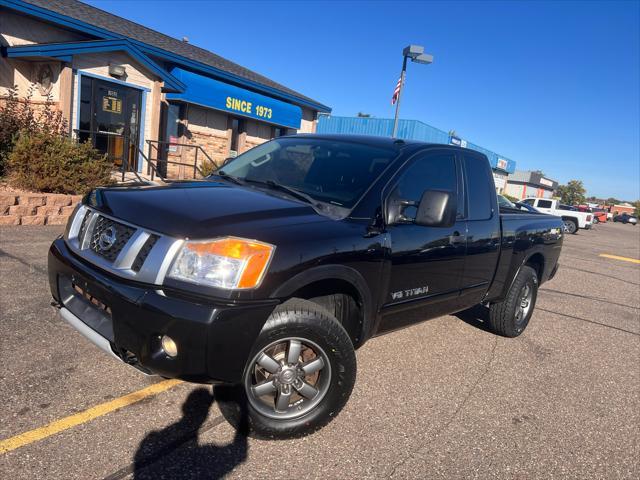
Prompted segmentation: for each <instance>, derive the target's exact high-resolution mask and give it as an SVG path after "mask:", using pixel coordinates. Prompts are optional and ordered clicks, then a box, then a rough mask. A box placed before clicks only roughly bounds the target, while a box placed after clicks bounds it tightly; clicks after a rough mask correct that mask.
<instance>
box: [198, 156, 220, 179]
mask: <svg viewBox="0 0 640 480" xmlns="http://www.w3.org/2000/svg"><path fill="white" fill-rule="evenodd" d="M198 169H199V170H200V172H199V173H200V175H202V176H203V177H208V176H209V175H211V174H212V173H213V172H215V171H216V170H217V169H218V166H217V165H216V164H215V163H213V162H212V161H210V160H205V161H204V162H202V163H200V165H199V166H198Z"/></svg>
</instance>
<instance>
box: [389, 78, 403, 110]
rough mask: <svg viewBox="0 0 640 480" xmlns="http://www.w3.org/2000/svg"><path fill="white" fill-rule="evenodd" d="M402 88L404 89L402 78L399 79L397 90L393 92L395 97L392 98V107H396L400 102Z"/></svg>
mask: <svg viewBox="0 0 640 480" xmlns="http://www.w3.org/2000/svg"><path fill="white" fill-rule="evenodd" d="M400 87H402V77H400V78H399V79H398V84H397V85H396V88H395V89H394V90H393V96H392V97H391V105H395V104H396V102H397V101H398V97H399V96H400Z"/></svg>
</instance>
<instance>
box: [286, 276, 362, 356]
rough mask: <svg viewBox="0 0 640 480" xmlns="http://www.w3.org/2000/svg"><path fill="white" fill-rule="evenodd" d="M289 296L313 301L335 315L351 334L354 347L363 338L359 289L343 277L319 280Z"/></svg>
mask: <svg viewBox="0 0 640 480" xmlns="http://www.w3.org/2000/svg"><path fill="white" fill-rule="evenodd" d="M289 298H303V299H305V300H309V301H312V302H314V303H316V304H318V305H320V306H321V307H323V308H325V309H327V310H328V311H329V313H331V314H332V315H335V317H336V318H337V319H338V321H339V322H340V323H341V324H342V326H343V327H344V329H345V330H346V331H347V333H348V334H349V338H351V342H352V343H353V345H354V347H359V346H360V344H361V343H362V339H363V334H364V332H363V327H364V308H363V304H362V298H361V296H360V293H359V292H358V290H357V289H356V288H355V287H354V286H353V285H352V284H350V283H349V282H347V281H345V280H341V279H326V280H319V281H316V282H313V283H310V284H308V285H305V286H304V287H301V288H299V289H298V290H296V291H295V292H293V293H292V294H291V295H290V297H289Z"/></svg>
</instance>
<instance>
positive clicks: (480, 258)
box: [460, 152, 501, 308]
mask: <svg viewBox="0 0 640 480" xmlns="http://www.w3.org/2000/svg"><path fill="white" fill-rule="evenodd" d="M462 157H463V162H462V165H463V167H464V169H463V171H464V179H465V182H464V185H465V193H466V195H465V196H466V199H467V255H466V257H465V260H464V273H463V275H462V282H461V283H462V289H461V293H460V301H461V303H462V307H463V308H465V307H470V306H473V305H475V304H477V303H479V302H480V301H481V300H482V297H483V296H484V294H485V293H486V292H487V289H488V288H489V286H490V285H491V281H492V280H493V275H494V273H495V271H496V266H497V264H498V257H499V256H500V239H501V232H500V211H499V209H498V204H497V197H496V194H495V190H494V188H493V178H492V177H493V175H492V174H491V167H490V166H489V162H488V161H487V158H486V157H485V156H484V155H479V154H476V153H473V152H464V153H463V155H462Z"/></svg>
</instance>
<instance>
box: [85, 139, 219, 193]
mask: <svg viewBox="0 0 640 480" xmlns="http://www.w3.org/2000/svg"><path fill="white" fill-rule="evenodd" d="M73 133H74V138H75V139H76V140H77V141H79V142H82V141H90V142H91V144H92V145H93V146H94V147H95V148H97V149H99V150H101V151H104V152H105V154H106V155H107V158H108V159H109V160H111V161H113V162H114V165H115V166H117V167H118V168H117V170H119V171H120V172H121V174H122V181H123V182H124V181H125V179H126V175H127V173H130V174H133V175H135V177H136V178H137V180H138V181H140V182H144V181H145V180H144V179H143V178H142V177H141V176H140V175H139V174H138V170H137V165H138V162H137V160H139V159H143V160H144V161H146V163H147V175H149V176H150V177H151V181H153V180H154V178H155V177H156V176H157V177H159V178H160V179H162V180H163V181H165V182H166V181H171V179H169V169H168V166H169V165H179V166H183V167H186V168H187V169H188V170H190V171H191V172H192V174H193V178H194V179H195V178H198V174H200V175H201V176H203V177H204V176H205V175H206V173H207V172H206V171H205V170H203V168H202V166H203V162H208V163H209V164H210V167H211V168H212V170H215V169H217V168H218V163H217V162H216V161H215V160H213V159H212V158H211V157H210V156H209V154H208V153H207V152H206V151H205V150H204V149H203V148H202V146H201V145H197V144H196V145H193V144H186V143H173V142H167V141H162V140H147V141H146V143H147V145H148V150H147V153H146V154H145V152H144V151H143V149H141V148H140V145H139V144H138V142H137V139H135V138H134V141H133V142H131V141H130V137H129V136H128V135H126V134H122V133H115V132H105V131H95V130H83V129H74V130H73ZM117 143H120V145H117ZM173 147H180V148H189V149H191V151H192V152H193V154H192V157H193V162H192V163H191V162H181V161H176V160H171V159H170V154H171V153H173V152H171V151H170V149H171V148H173ZM118 150H120V153H119V154H116V155H114V154H113V152H114V151H118ZM154 152H155V157H154V155H153V153H154ZM184 156H185V155H181V157H184ZM186 156H188V155H186ZM198 159H200V162H199V161H198Z"/></svg>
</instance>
